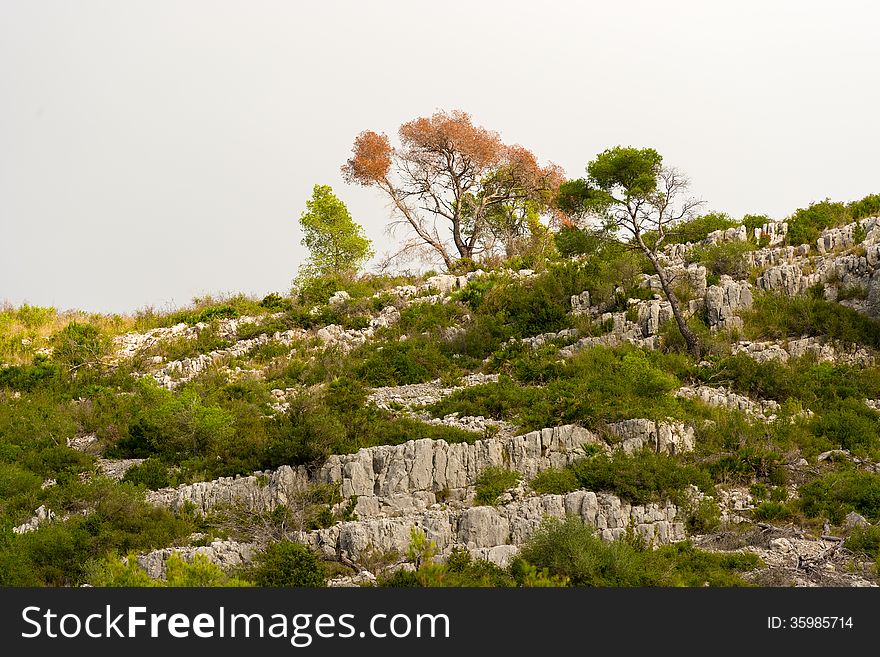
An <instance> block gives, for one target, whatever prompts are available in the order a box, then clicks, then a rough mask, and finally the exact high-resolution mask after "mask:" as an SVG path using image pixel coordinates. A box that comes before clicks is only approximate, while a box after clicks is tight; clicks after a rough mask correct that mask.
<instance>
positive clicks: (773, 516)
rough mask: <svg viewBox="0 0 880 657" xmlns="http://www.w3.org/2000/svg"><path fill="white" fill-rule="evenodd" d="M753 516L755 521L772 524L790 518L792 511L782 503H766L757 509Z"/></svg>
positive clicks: (762, 503)
mask: <svg viewBox="0 0 880 657" xmlns="http://www.w3.org/2000/svg"><path fill="white" fill-rule="evenodd" d="M752 515H753V516H754V518H755V520H759V521H769V522H772V521H774V520H786V519H788V518H790V517H791V511H790V510H789V508H788V507H787V506H786V505H785V504H783V503H781V502H774V501H765V502H761V503H760V504H759V505H758V506H756V507H755V510H754V512H753V513H752Z"/></svg>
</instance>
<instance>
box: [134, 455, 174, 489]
mask: <svg viewBox="0 0 880 657" xmlns="http://www.w3.org/2000/svg"><path fill="white" fill-rule="evenodd" d="M122 481H125V482H128V483H131V484H134V485H140V486H145V487H146V488H148V489H150V490H157V489H159V488H165V487H167V486H171V485H172V482H173V479H172V477H171V474H170V473H169V471H168V465H167V464H165V463H163V462H162V461H161V460H159V459H157V458H156V457H150V458H148V459H147V460H146V461H144V462H143V463H141V464H139V465H133V466H132V467H130V468H129V469H128V470H127V471H126V473H125V476H124V477H123V478H122Z"/></svg>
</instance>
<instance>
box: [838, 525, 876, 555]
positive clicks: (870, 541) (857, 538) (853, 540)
mask: <svg viewBox="0 0 880 657" xmlns="http://www.w3.org/2000/svg"><path fill="white" fill-rule="evenodd" d="M843 546H844V547H845V548H846V549H847V550H849V551H850V552H855V553H856V554H863V555H865V556H867V557H871V558H872V559H875V560H877V559H880V526H877V525H874V526H868V527H853V529H852V531H851V532H850V535H849V536H847V537H846V542H845V543H844V544H843Z"/></svg>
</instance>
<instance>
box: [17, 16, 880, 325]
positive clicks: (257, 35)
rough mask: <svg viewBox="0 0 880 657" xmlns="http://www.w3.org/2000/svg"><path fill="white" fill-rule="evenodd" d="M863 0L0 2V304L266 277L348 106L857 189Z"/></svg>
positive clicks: (376, 124)
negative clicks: (453, 118) (448, 118)
mask: <svg viewBox="0 0 880 657" xmlns="http://www.w3.org/2000/svg"><path fill="white" fill-rule="evenodd" d="M878 24H880V4H878V3H876V2H871V1H867V0H866V1H862V2H856V1H852V0H838V1H836V2H828V1H827V0H823V1H821V2H812V1H803V0H801V1H794V0H793V1H782V0H777V1H773V0H761V1H759V2H754V1H752V0H738V1H737V2H725V3H716V2H704V1H698V0H693V1H691V0H680V1H679V0H666V1H664V2H656V1H627V0H617V1H616V2H607V1H604V2H554V1H550V0H542V1H540V2H539V1H537V0H531V1H529V2H520V1H519V0H506V1H504V2H495V1H489V0H484V1H481V2H473V1H471V2H459V1H458V0H444V2H431V3H428V2H419V1H415V0H408V1H393V2H392V1H384V2H383V1H380V0H374V1H371V2H363V1H362V0H361V1H359V2H358V1H352V2H343V1H339V0H323V1H322V2H320V3H317V2H294V1H292V0H291V1H287V2H270V1H266V0H247V1H237V2H231V1H225V0H208V1H195V0H174V1H167V0H148V1H144V2H140V1H133V0H108V1H97V0H94V1H84V0H57V1H51V2H50V1H46V0H0V228H2V230H0V302H2V301H4V300H5V301H6V302H8V303H12V304H16V305H17V304H21V303H25V302H26V303H30V304H36V305H43V306H55V307H56V308H59V309H81V310H86V311H91V312H120V313H128V312H133V311H136V310H138V309H141V308H146V307H154V308H156V309H158V310H165V309H171V308H175V307H179V306H182V305H185V304H187V303H188V302H189V301H190V300H191V299H192V297H194V296H201V295H205V294H213V295H221V294H232V293H236V292H244V293H246V294H251V295H257V296H263V295H265V294H267V293H269V292H280V293H285V292H287V291H289V289H290V285H291V281H292V279H293V278H294V276H295V275H296V272H297V269H298V267H299V265H300V264H301V263H302V262H303V261H304V259H305V258H306V257H307V252H306V250H305V249H304V247H302V246H301V245H300V239H301V237H302V235H301V233H300V231H299V226H298V218H299V216H300V214H301V213H302V212H303V211H304V209H305V202H306V200H307V199H308V198H309V196H310V195H311V191H312V188H313V186H314V185H315V184H326V185H331V186H332V187H333V189H334V191H335V193H336V194H337V195H338V196H339V197H340V198H341V199H342V200H343V201H344V202H345V203H346V204H347V205H348V207H349V209H350V210H351V213H352V215H353V217H354V219H355V220H356V221H358V222H359V223H361V224H362V225H363V226H364V228H365V230H366V233H367V235H368V236H369V237H370V238H371V239H372V240H373V241H374V244H375V246H376V250H377V251H378V252H379V253H380V254H381V253H383V252H386V251H388V250H389V249H390V247H391V245H392V244H393V239H394V238H392V237H390V236H389V235H388V234H387V232H386V226H387V224H388V223H389V221H390V220H391V213H390V210H389V208H388V206H387V203H386V201H385V199H384V198H383V197H382V196H381V193H380V192H379V191H377V190H375V189H368V188H362V187H357V186H352V185H348V184H346V183H344V182H343V180H342V176H341V174H340V166H341V165H342V164H343V163H344V162H345V161H346V159H348V157H349V156H350V154H351V147H352V143H353V140H354V138H355V136H356V135H357V134H358V133H359V132H361V131H362V130H365V129H371V130H376V131H377V132H386V133H388V134H389V135H391V136H394V135H396V132H397V129H398V127H399V126H400V125H401V123H404V122H406V121H409V120H411V119H414V118H416V117H420V116H429V115H431V114H433V113H434V112H435V111H437V110H453V109H461V110H464V111H466V112H469V113H470V114H471V115H472V117H473V120H474V123H476V124H478V125H481V126H484V127H486V128H489V129H491V130H495V131H498V132H499V133H500V134H501V137H502V139H503V140H504V141H505V142H506V143H518V144H521V145H523V146H525V147H526V148H529V149H530V150H532V151H533V152H534V153H535V154H536V155H537V156H538V158H539V159H540V160H541V161H542V162H547V161H552V162H555V163H556V164H558V165H560V166H562V167H563V168H564V169H565V170H566V172H567V175H568V176H570V177H572V178H575V177H581V176H582V175H583V174H584V167H585V165H586V164H587V162H588V161H589V160H590V159H592V158H593V157H595V155H596V154H598V153H599V152H601V151H603V150H605V149H606V148H609V147H612V146H615V145H618V144H619V145H625V146H629V145H631V146H638V147H648V146H650V147H653V148H656V149H657V150H658V151H659V152H660V153H661V154H662V155H663V157H664V163H666V164H670V165H673V166H675V167H677V168H678V169H680V170H682V171H683V172H685V173H686V174H687V175H688V176H689V177H690V179H691V181H692V187H691V192H692V193H693V194H695V195H696V196H698V197H700V198H702V199H703V200H704V201H705V202H706V207H707V208H708V209H712V210H717V211H724V212H727V213H729V214H731V215H732V216H734V217H737V218H738V217H741V216H742V215H743V214H747V213H752V214H759V213H764V214H768V215H770V216H771V217H774V218H777V219H782V218H784V217H785V216H787V215H788V214H790V213H791V212H792V211H793V210H795V209H796V208H798V207H804V206H806V205H808V204H809V203H810V202H812V201H817V200H822V199H824V198H832V199H835V200H843V201H849V200H853V199H857V198H861V197H862V196H865V195H867V194H869V193H877V192H880V120H878V116H880V84H878V71H880V39H878V38H877V36H876V27H877V25H878Z"/></svg>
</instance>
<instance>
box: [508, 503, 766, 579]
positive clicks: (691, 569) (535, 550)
mask: <svg viewBox="0 0 880 657" xmlns="http://www.w3.org/2000/svg"><path fill="white" fill-rule="evenodd" d="M520 556H521V557H522V558H523V559H524V560H525V561H527V562H528V563H530V564H533V565H535V566H537V567H539V568H544V569H546V571H547V572H548V573H549V575H551V576H555V577H564V578H566V579H567V580H568V581H570V582H571V584H572V585H574V586H705V585H706V584H708V585H710V586H747V585H748V584H747V583H746V582H745V581H744V580H743V579H742V577H740V576H739V575H738V573H739V572H742V571H747V570H752V569H754V568H757V567H760V566H761V565H762V563H761V560H760V559H759V558H758V557H757V555H754V554H713V553H711V552H704V551H702V550H698V549H697V548H695V547H694V546H693V545H692V544H691V543H689V542H684V543H676V544H673V545H665V546H663V547H660V548H659V549H657V550H651V549H650V548H647V547H645V546H643V545H641V544H640V543H639V542H638V541H631V540H630V541H628V540H618V541H613V542H610V543H608V542H605V541H603V540H601V539H600V538H599V537H598V536H597V535H596V532H595V530H594V529H593V528H592V527H591V526H589V525H586V524H584V523H583V522H582V521H581V520H580V519H579V518H577V517H574V516H568V517H567V518H566V519H565V520H558V519H553V518H549V519H546V520H545V521H544V522H543V523H542V524H541V527H540V528H539V529H538V530H537V531H536V532H535V533H534V534H532V536H531V537H530V538H529V539H528V540H527V541H526V542H525V544H524V545H523V546H522V548H521V549H520Z"/></svg>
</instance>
